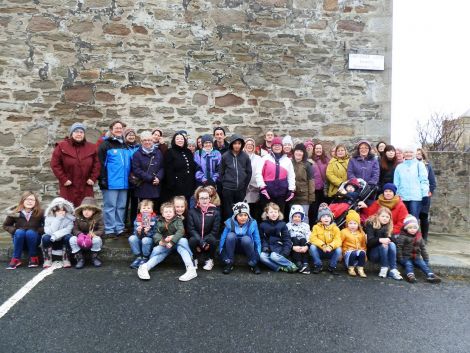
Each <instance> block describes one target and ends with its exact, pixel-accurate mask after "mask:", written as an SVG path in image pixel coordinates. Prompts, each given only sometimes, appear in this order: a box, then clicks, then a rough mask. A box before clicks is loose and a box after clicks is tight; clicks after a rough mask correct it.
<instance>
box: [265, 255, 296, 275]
mask: <svg viewBox="0 0 470 353" xmlns="http://www.w3.org/2000/svg"><path fill="white" fill-rule="evenodd" d="M260 261H261V262H262V263H263V264H265V265H266V266H267V267H268V268H269V269H271V270H273V271H276V272H277V271H279V269H280V268H281V267H292V265H294V264H293V263H292V262H290V261H289V260H288V259H286V258H285V257H284V256H282V255H281V254H278V253H277V252H272V253H270V254H269V253H267V252H262V253H261V255H260Z"/></svg>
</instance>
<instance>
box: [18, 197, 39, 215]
mask: <svg viewBox="0 0 470 353" xmlns="http://www.w3.org/2000/svg"><path fill="white" fill-rule="evenodd" d="M31 195H33V196H34V198H35V199H36V203H35V204H34V207H33V209H32V212H33V216H39V214H40V213H41V211H42V210H41V204H40V202H39V197H38V195H36V194H35V193H34V192H32V191H25V192H24V193H23V194H22V195H21V198H20V202H19V203H18V206H16V209H15V211H16V212H21V211H23V209H24V201H25V200H26V199H27V198H28V197H30V196H31Z"/></svg>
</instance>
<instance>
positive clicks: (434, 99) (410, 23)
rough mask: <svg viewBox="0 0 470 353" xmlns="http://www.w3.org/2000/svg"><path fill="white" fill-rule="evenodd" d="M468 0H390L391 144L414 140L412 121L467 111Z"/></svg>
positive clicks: (469, 94)
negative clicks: (391, 45) (391, 35)
mask: <svg viewBox="0 0 470 353" xmlns="http://www.w3.org/2000/svg"><path fill="white" fill-rule="evenodd" d="M469 16H470V1H468V0H445V1H442V0H394V6H393V51H392V53H393V63H392V143H393V144H396V145H400V144H406V143H410V142H416V121H417V120H418V119H420V120H426V119H427V118H428V117H429V116H430V114H431V113H433V112H441V113H452V114H454V116H456V117H458V116H460V115H462V114H463V113H465V112H466V111H467V110H469V109H470V27H469Z"/></svg>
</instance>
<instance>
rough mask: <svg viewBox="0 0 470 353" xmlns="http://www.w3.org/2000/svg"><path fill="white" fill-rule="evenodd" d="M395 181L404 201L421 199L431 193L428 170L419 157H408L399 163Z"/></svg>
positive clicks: (398, 193)
mask: <svg viewBox="0 0 470 353" xmlns="http://www.w3.org/2000/svg"><path fill="white" fill-rule="evenodd" d="M393 183H394V184H395V186H396V187H397V195H399V196H401V198H402V200H403V201H421V200H422V199H423V197H427V196H428V193H429V180H428V171H427V170H426V167H425V165H424V163H422V162H420V161H418V160H417V159H407V160H404V161H403V162H402V163H400V164H399V165H397V167H396V168H395V174H394V177H393Z"/></svg>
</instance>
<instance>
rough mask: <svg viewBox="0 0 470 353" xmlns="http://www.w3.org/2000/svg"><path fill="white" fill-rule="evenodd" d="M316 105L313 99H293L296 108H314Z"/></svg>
mask: <svg viewBox="0 0 470 353" xmlns="http://www.w3.org/2000/svg"><path fill="white" fill-rule="evenodd" d="M316 105H317V104H316V102H315V101H314V100H313V99H299V100H296V101H294V107H296V108H315V107H316Z"/></svg>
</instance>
